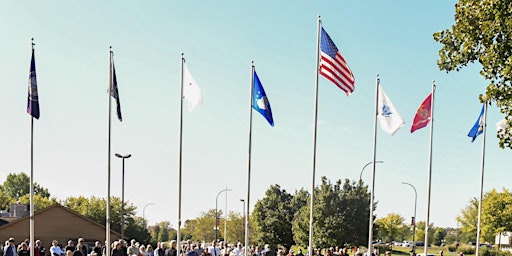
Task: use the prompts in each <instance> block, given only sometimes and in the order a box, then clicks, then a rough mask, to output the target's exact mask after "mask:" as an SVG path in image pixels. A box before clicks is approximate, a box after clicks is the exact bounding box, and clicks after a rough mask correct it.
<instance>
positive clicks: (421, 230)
mask: <svg viewBox="0 0 512 256" xmlns="http://www.w3.org/2000/svg"><path fill="white" fill-rule="evenodd" d="M434 232H435V230H434V224H432V223H430V224H429V225H428V242H429V244H431V243H432V241H433V240H434ZM416 240H417V241H424V240H425V221H419V222H417V223H416Z"/></svg>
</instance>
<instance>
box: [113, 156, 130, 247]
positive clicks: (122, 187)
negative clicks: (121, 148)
mask: <svg viewBox="0 0 512 256" xmlns="http://www.w3.org/2000/svg"><path fill="white" fill-rule="evenodd" d="M115 155H116V156H117V157H119V158H121V159H122V160H123V171H122V175H121V176H122V177H121V191H122V192H121V238H122V239H124V159H126V158H130V157H131V156H132V155H131V154H127V155H124V156H123V155H121V154H119V153H116V154H115Z"/></svg>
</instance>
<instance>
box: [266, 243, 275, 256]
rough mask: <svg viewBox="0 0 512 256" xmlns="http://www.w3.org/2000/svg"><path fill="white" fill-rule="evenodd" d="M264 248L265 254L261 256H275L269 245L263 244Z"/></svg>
mask: <svg viewBox="0 0 512 256" xmlns="http://www.w3.org/2000/svg"><path fill="white" fill-rule="evenodd" d="M264 248H265V249H264V250H265V252H264V253H263V256H276V252H275V251H273V250H272V249H271V248H270V245H269V244H265V246H264Z"/></svg>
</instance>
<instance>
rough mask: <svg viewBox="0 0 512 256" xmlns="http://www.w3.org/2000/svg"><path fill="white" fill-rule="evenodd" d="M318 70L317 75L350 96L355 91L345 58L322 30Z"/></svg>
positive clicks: (353, 81)
mask: <svg viewBox="0 0 512 256" xmlns="http://www.w3.org/2000/svg"><path fill="white" fill-rule="evenodd" d="M320 45H321V47H320V48H321V50H320V51H321V53H320V70H319V73H320V74H321V75H322V76H324V77H325V78H327V79H328V80H329V81H331V82H332V83H334V84H335V85H336V86H338V88H340V89H342V90H343V91H344V92H345V93H346V94H347V95H350V93H352V92H353V91H354V89H355V87H354V84H355V79H354V75H353V74H352V71H351V70H350V68H349V67H348V64H347V62H346V61H345V58H343V56H342V55H341V53H340V52H339V50H338V48H337V47H336V45H335V44H334V42H333V41H332V40H331V38H330V36H329V34H327V32H326V31H325V30H324V29H323V28H322V36H321V40H320Z"/></svg>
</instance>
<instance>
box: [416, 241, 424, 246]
mask: <svg viewBox="0 0 512 256" xmlns="http://www.w3.org/2000/svg"><path fill="white" fill-rule="evenodd" d="M416 246H425V243H424V242H420V241H416Z"/></svg>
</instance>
